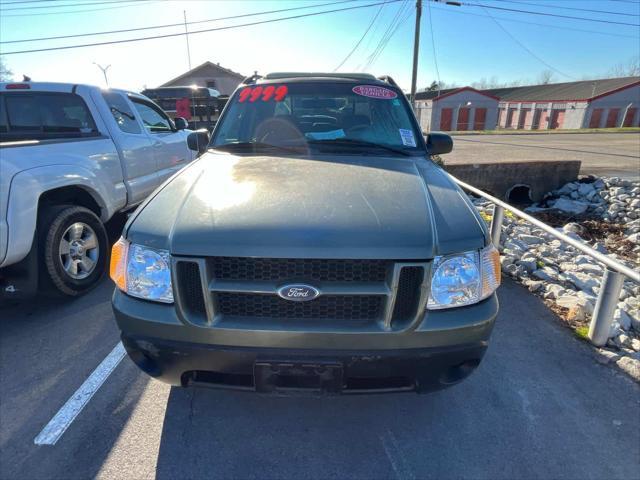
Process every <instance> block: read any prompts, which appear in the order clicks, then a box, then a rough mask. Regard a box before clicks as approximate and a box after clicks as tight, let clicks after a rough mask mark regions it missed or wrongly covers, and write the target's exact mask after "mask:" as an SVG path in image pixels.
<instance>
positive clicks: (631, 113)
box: [622, 108, 638, 127]
mask: <svg viewBox="0 0 640 480" xmlns="http://www.w3.org/2000/svg"><path fill="white" fill-rule="evenodd" d="M637 111H638V109H637V108H629V109H628V110H627V114H626V115H625V116H624V123H623V124H622V126H623V127H633V119H634V118H636V112H637Z"/></svg>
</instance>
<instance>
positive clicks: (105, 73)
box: [93, 62, 111, 87]
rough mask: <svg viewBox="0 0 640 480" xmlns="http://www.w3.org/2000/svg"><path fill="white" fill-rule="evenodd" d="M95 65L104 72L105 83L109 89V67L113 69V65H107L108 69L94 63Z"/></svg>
mask: <svg viewBox="0 0 640 480" xmlns="http://www.w3.org/2000/svg"><path fill="white" fill-rule="evenodd" d="M93 64H94V65H95V66H96V67H98V68H99V69H100V70H102V74H103V75H104V83H106V84H107V87H108V86H109V80H108V79H107V70H109V67H111V65H107V66H106V67H103V66H102V65H100V64H98V63H96V62H93Z"/></svg>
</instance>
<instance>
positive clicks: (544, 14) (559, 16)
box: [460, 3, 640, 27]
mask: <svg viewBox="0 0 640 480" xmlns="http://www.w3.org/2000/svg"><path fill="white" fill-rule="evenodd" d="M460 4H461V5H463V6H466V7H482V8H491V9H493V10H504V11H506V12H518V13H528V14H530V15H543V16H545V17H558V18H569V19H571V20H582V21H585V22H597V23H610V24H613V25H627V26H630V27H640V24H638V23H627V22H614V21H612V20H602V19H597V18H585V17H574V16H572V15H559V14H557V13H548V12H533V11H531V10H520V9H517V8H505V7H495V6H490V5H484V4H482V3H460Z"/></svg>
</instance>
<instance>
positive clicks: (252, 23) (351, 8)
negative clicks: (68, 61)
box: [2, 0, 401, 55]
mask: <svg viewBox="0 0 640 480" xmlns="http://www.w3.org/2000/svg"><path fill="white" fill-rule="evenodd" d="M399 1H401V0H386V3H395V2H399ZM384 3H385V2H377V3H368V4H366V5H356V6H353V7H345V8H337V9H333V10H323V11H321V12H312V13H303V14H300V15H292V16H289V17H280V18H272V19H269V20H260V21H257V22H250V23H242V24H239V25H228V26H224V27H217V28H207V29H204V30H192V31H190V32H189V35H196V34H198V33H206V32H216V31H221V30H231V29H234V28H241V27H250V26H254V25H263V24H265V23H274V22H282V21H284V20H293V19H297V18H305V17H313V16H317V15H325V14H328V13H336V12H345V11H348V10H356V9H360V8H370V7H375V6H378V5H382V4H384ZM183 24H184V23H183ZM182 35H185V33H184V32H178V33H167V34H164V35H154V36H150V37H138V38H128V39H123V40H112V41H108V42H95V43H84V44H78V45H66V46H61V47H49V48H36V49H32V50H16V51H13V52H3V53H2V54H3V55H16V54H19V53H35V52H50V51H54V50H69V49H73V48H84V47H97V46H101V45H116V44H120V43H131V42H140V41H144V40H155V39H159V38H171V37H179V36H182Z"/></svg>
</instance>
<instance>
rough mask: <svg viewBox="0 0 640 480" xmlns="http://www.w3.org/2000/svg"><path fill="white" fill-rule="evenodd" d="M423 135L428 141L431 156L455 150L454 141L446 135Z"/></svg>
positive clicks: (432, 133)
mask: <svg viewBox="0 0 640 480" xmlns="http://www.w3.org/2000/svg"><path fill="white" fill-rule="evenodd" d="M423 133H424V135H425V137H426V139H427V152H428V153H429V155H443V154H445V153H449V152H451V150H453V139H452V138H451V137H450V136H449V135H447V134H446V133H439V132H430V133H427V132H423Z"/></svg>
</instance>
